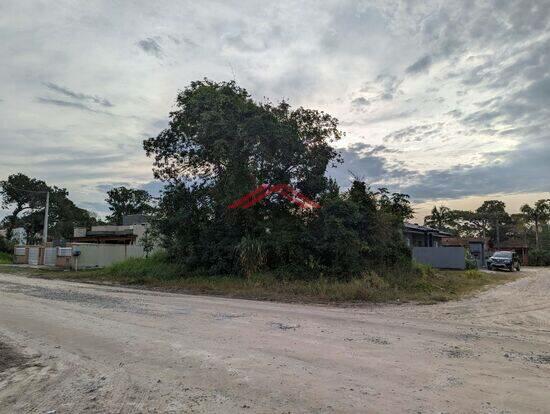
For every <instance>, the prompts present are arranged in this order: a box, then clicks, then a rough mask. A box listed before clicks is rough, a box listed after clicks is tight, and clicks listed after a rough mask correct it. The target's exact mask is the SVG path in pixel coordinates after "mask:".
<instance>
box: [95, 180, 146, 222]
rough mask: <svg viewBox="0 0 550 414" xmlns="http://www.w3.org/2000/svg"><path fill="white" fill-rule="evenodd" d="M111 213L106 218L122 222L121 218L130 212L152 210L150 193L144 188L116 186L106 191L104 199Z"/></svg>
mask: <svg viewBox="0 0 550 414" xmlns="http://www.w3.org/2000/svg"><path fill="white" fill-rule="evenodd" d="M105 201H106V202H107V204H108V205H109V210H110V211H111V214H110V215H109V216H107V220H108V221H109V222H111V223H114V224H119V225H120V224H122V218H123V217H124V216H128V215H131V214H148V213H150V212H151V211H152V206H151V201H152V197H151V195H150V194H149V193H148V192H147V191H145V190H137V189H133V188H126V187H124V186H122V187H116V188H113V189H111V190H109V191H107V198H106V199H105Z"/></svg>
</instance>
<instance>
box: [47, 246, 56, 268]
mask: <svg viewBox="0 0 550 414" xmlns="http://www.w3.org/2000/svg"><path fill="white" fill-rule="evenodd" d="M56 259H57V247H46V248H45V249H44V264H45V265H46V266H55V261H56Z"/></svg>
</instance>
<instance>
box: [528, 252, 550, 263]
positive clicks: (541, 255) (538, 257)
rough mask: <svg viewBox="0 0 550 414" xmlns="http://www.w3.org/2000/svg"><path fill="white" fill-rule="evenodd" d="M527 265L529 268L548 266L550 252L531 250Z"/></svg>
mask: <svg viewBox="0 0 550 414" xmlns="http://www.w3.org/2000/svg"><path fill="white" fill-rule="evenodd" d="M529 265H531V266H550V251H547V250H540V249H538V250H531V251H530V252H529Z"/></svg>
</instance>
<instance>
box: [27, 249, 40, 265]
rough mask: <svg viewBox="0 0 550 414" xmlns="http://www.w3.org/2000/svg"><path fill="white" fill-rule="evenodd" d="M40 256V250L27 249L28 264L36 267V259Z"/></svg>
mask: <svg viewBox="0 0 550 414" xmlns="http://www.w3.org/2000/svg"><path fill="white" fill-rule="evenodd" d="M39 256H40V249H39V248H38V247H29V264H30V265H33V266H36V265H38V257H39Z"/></svg>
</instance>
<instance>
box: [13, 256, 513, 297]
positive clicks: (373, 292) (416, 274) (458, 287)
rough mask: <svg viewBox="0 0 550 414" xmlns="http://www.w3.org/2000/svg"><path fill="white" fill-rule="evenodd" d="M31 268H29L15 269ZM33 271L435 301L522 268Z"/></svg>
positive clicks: (130, 265)
mask: <svg viewBox="0 0 550 414" xmlns="http://www.w3.org/2000/svg"><path fill="white" fill-rule="evenodd" d="M16 271H18V272H20V271H25V272H28V271H29V269H25V270H16ZM32 272H33V273H32V275H33V276H39V277H44V278H58V279H67V280H74V281H85V282H93V283H108V284H113V283H114V284H119V285H127V286H136V287H145V288H151V289H161V290H168V291H177V292H182V293H192V294H209V295H220V296H227V297H238V298H248V299H260V300H273V301H282V302H302V303H342V304H346V303H347V304H352V303H361V302H397V301H399V302H405V301H418V302H421V303H433V302H438V301H446V300H452V299H457V298H459V297H461V296H463V295H467V294H469V293H472V292H475V291H478V290H480V289H482V288H484V287H487V286H490V285H496V284H500V283H505V282H507V281H510V280H513V279H515V278H517V277H518V276H517V275H518V274H517V273H512V274H510V273H504V272H502V273H498V274H495V273H485V272H480V271H477V270H467V271H452V270H446V271H436V270H433V269H431V268H429V267H426V266H422V265H418V264H414V265H413V267H412V269H411V270H408V271H406V272H402V271H401V272H400V271H398V270H396V269H386V270H385V271H383V272H380V271H379V272H378V273H376V272H365V273H364V274H363V275H362V276H361V277H357V278H353V279H350V280H347V281H343V280H336V279H328V278H320V279H312V280H301V279H295V278H288V277H285V276H284V275H278V274H272V273H263V274H254V275H252V276H250V277H248V278H246V277H243V276H230V275H227V276H202V275H197V274H195V275H193V274H184V273H182V271H181V270H180V268H179V267H178V266H176V265H174V264H171V263H168V262H167V261H166V260H165V258H164V257H163V256H154V257H151V258H148V259H130V260H127V261H125V262H122V263H118V264H115V265H113V266H110V267H108V268H105V269H97V270H85V271H79V272H60V271H48V270H33V271H32Z"/></svg>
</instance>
